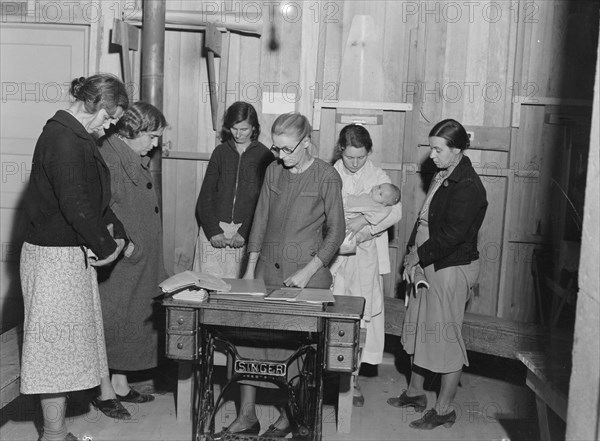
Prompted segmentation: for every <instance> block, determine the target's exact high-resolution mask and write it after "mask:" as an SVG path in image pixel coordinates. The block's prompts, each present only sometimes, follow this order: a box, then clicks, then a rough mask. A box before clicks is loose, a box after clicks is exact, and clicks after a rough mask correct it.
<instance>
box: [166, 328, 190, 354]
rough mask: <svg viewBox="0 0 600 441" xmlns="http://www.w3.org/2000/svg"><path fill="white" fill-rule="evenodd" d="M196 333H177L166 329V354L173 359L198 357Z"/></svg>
mask: <svg viewBox="0 0 600 441" xmlns="http://www.w3.org/2000/svg"><path fill="white" fill-rule="evenodd" d="M197 336H198V334H197V333H196V332H193V333H188V334H178V333H172V332H168V331H167V350H166V355H167V357H169V358H173V359H175V360H197V359H198V338H197Z"/></svg>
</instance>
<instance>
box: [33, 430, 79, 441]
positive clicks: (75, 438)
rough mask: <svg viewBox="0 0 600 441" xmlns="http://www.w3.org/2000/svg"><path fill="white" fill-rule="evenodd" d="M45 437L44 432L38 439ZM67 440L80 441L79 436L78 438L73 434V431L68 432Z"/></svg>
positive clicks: (39, 440) (40, 440)
mask: <svg viewBox="0 0 600 441" xmlns="http://www.w3.org/2000/svg"><path fill="white" fill-rule="evenodd" d="M43 438H44V434H42V436H40V437H39V438H38V441H42V439H43ZM65 441H80V439H79V438H77V437H76V436H75V435H73V434H72V433H71V432H69V433H67V437H66V438H65Z"/></svg>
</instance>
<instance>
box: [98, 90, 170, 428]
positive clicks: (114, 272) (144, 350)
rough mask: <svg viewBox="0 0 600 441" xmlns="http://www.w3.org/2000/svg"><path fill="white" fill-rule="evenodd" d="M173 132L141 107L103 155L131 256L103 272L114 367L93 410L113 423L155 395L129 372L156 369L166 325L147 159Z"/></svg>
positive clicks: (129, 114) (128, 115) (152, 110)
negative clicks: (156, 303) (161, 316)
mask: <svg viewBox="0 0 600 441" xmlns="http://www.w3.org/2000/svg"><path fill="white" fill-rule="evenodd" d="M166 127H167V121H166V119H165V117H164V115H163V114H162V112H161V111H160V110H158V109H157V108H156V107H154V106H153V105H152V104H149V103H145V102H142V101H138V102H136V103H134V104H133V105H132V106H131V107H129V108H128V109H127V110H126V111H125V114H124V115H123V116H122V117H121V119H120V120H119V122H118V123H117V124H116V126H115V127H114V131H113V133H112V134H110V136H109V137H108V138H106V139H105V140H104V142H103V143H102V147H101V148H100V153H101V154H102V157H103V158H104V160H105V161H106V164H108V166H109V168H110V172H111V173H110V177H111V185H110V187H111V201H110V207H111V209H112V210H113V211H114V213H115V214H116V215H117V216H118V217H119V219H121V221H122V222H123V225H124V226H125V230H126V231H127V234H128V238H129V241H130V242H129V246H128V247H127V248H126V249H125V252H124V256H123V257H122V258H121V259H119V260H118V261H117V262H116V264H115V265H114V266H112V267H110V268H103V269H102V270H100V271H98V280H99V285H100V299H101V301H102V313H103V317H104V336H105V340H106V352H107V355H108V367H109V369H110V371H111V374H112V376H111V377H109V375H106V376H105V377H103V378H102V382H101V385H100V395H99V396H97V397H96V398H94V399H93V400H92V404H93V405H94V406H95V407H97V408H98V409H100V410H101V411H102V412H103V413H104V414H106V415H107V416H109V417H111V418H117V419H129V418H131V415H130V414H129V412H128V411H127V409H126V408H125V407H124V406H123V405H122V404H121V402H123V401H125V402H129V403H145V402H148V401H152V400H153V399H154V396H153V395H151V394H144V393H140V392H138V391H136V390H135V389H132V388H130V387H129V383H128V381H127V372H130V371H141V370H146V369H151V368H154V367H156V365H157V362H158V356H157V347H158V334H157V331H158V329H159V328H160V324H159V323H157V321H156V318H155V317H154V316H153V300H152V299H153V298H154V297H156V296H158V295H159V294H160V292H159V290H158V284H159V283H160V282H161V281H162V280H164V278H165V269H164V262H163V249H162V239H161V238H162V224H161V215H160V209H159V206H158V200H157V197H156V190H155V187H154V181H153V179H152V174H151V173H150V170H149V162H150V158H149V157H148V156H147V154H148V153H149V152H150V151H151V150H152V149H153V148H154V147H156V146H158V140H159V138H160V137H161V136H162V134H163V131H164V130H165V128H166Z"/></svg>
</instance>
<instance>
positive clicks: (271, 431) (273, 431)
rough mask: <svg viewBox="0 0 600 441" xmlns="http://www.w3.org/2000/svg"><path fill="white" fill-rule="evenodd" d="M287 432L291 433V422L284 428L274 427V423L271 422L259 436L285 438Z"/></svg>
mask: <svg viewBox="0 0 600 441" xmlns="http://www.w3.org/2000/svg"><path fill="white" fill-rule="evenodd" d="M288 433H292V426H291V424H290V425H289V426H287V427H286V428H285V429H280V428H278V427H276V426H275V424H271V425H270V426H269V428H268V429H267V430H266V431H265V433H263V434H262V435H261V438H262V437H264V438H285V437H286V436H287V434H288Z"/></svg>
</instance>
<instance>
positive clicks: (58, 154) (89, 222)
mask: <svg viewBox="0 0 600 441" xmlns="http://www.w3.org/2000/svg"><path fill="white" fill-rule="evenodd" d="M109 202H110V172H109V170H108V167H107V166H106V163H105V162H104V160H103V159H102V156H100V153H99V152H98V147H97V146H96V141H95V140H94V138H93V137H92V136H91V135H90V134H89V133H88V132H87V131H86V130H85V128H84V127H83V126H82V125H81V123H79V121H77V120H76V119H75V117H74V116H72V115H71V114H70V113H68V112H66V111H64V110H59V111H58V112H57V113H56V115H54V116H53V117H52V118H51V119H50V120H48V122H47V123H46V125H45V126H44V129H43V131H42V134H41V136H40V137H39V139H38V141H37V144H36V146H35V150H34V152H33V165H32V168H31V176H30V179H29V186H28V187H27V194H26V198H25V209H26V211H27V215H28V217H29V225H28V227H27V233H26V236H25V241H27V242H29V243H31V244H34V245H41V246H52V247H70V246H81V245H85V246H86V247H88V248H89V249H91V250H92V251H93V252H94V253H95V254H96V255H97V256H98V258H100V259H103V258H106V257H108V256H110V255H111V254H112V253H113V252H114V251H115V249H116V248H117V244H116V242H115V241H114V240H113V238H112V237H111V235H110V233H109V231H108V229H107V225H108V224H113V232H114V237H115V238H124V239H125V238H126V234H125V230H124V228H123V225H122V224H121V222H120V221H119V220H118V219H117V217H116V216H115V215H114V213H113V212H112V210H111V209H110V208H109V206H108V204H109Z"/></svg>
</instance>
